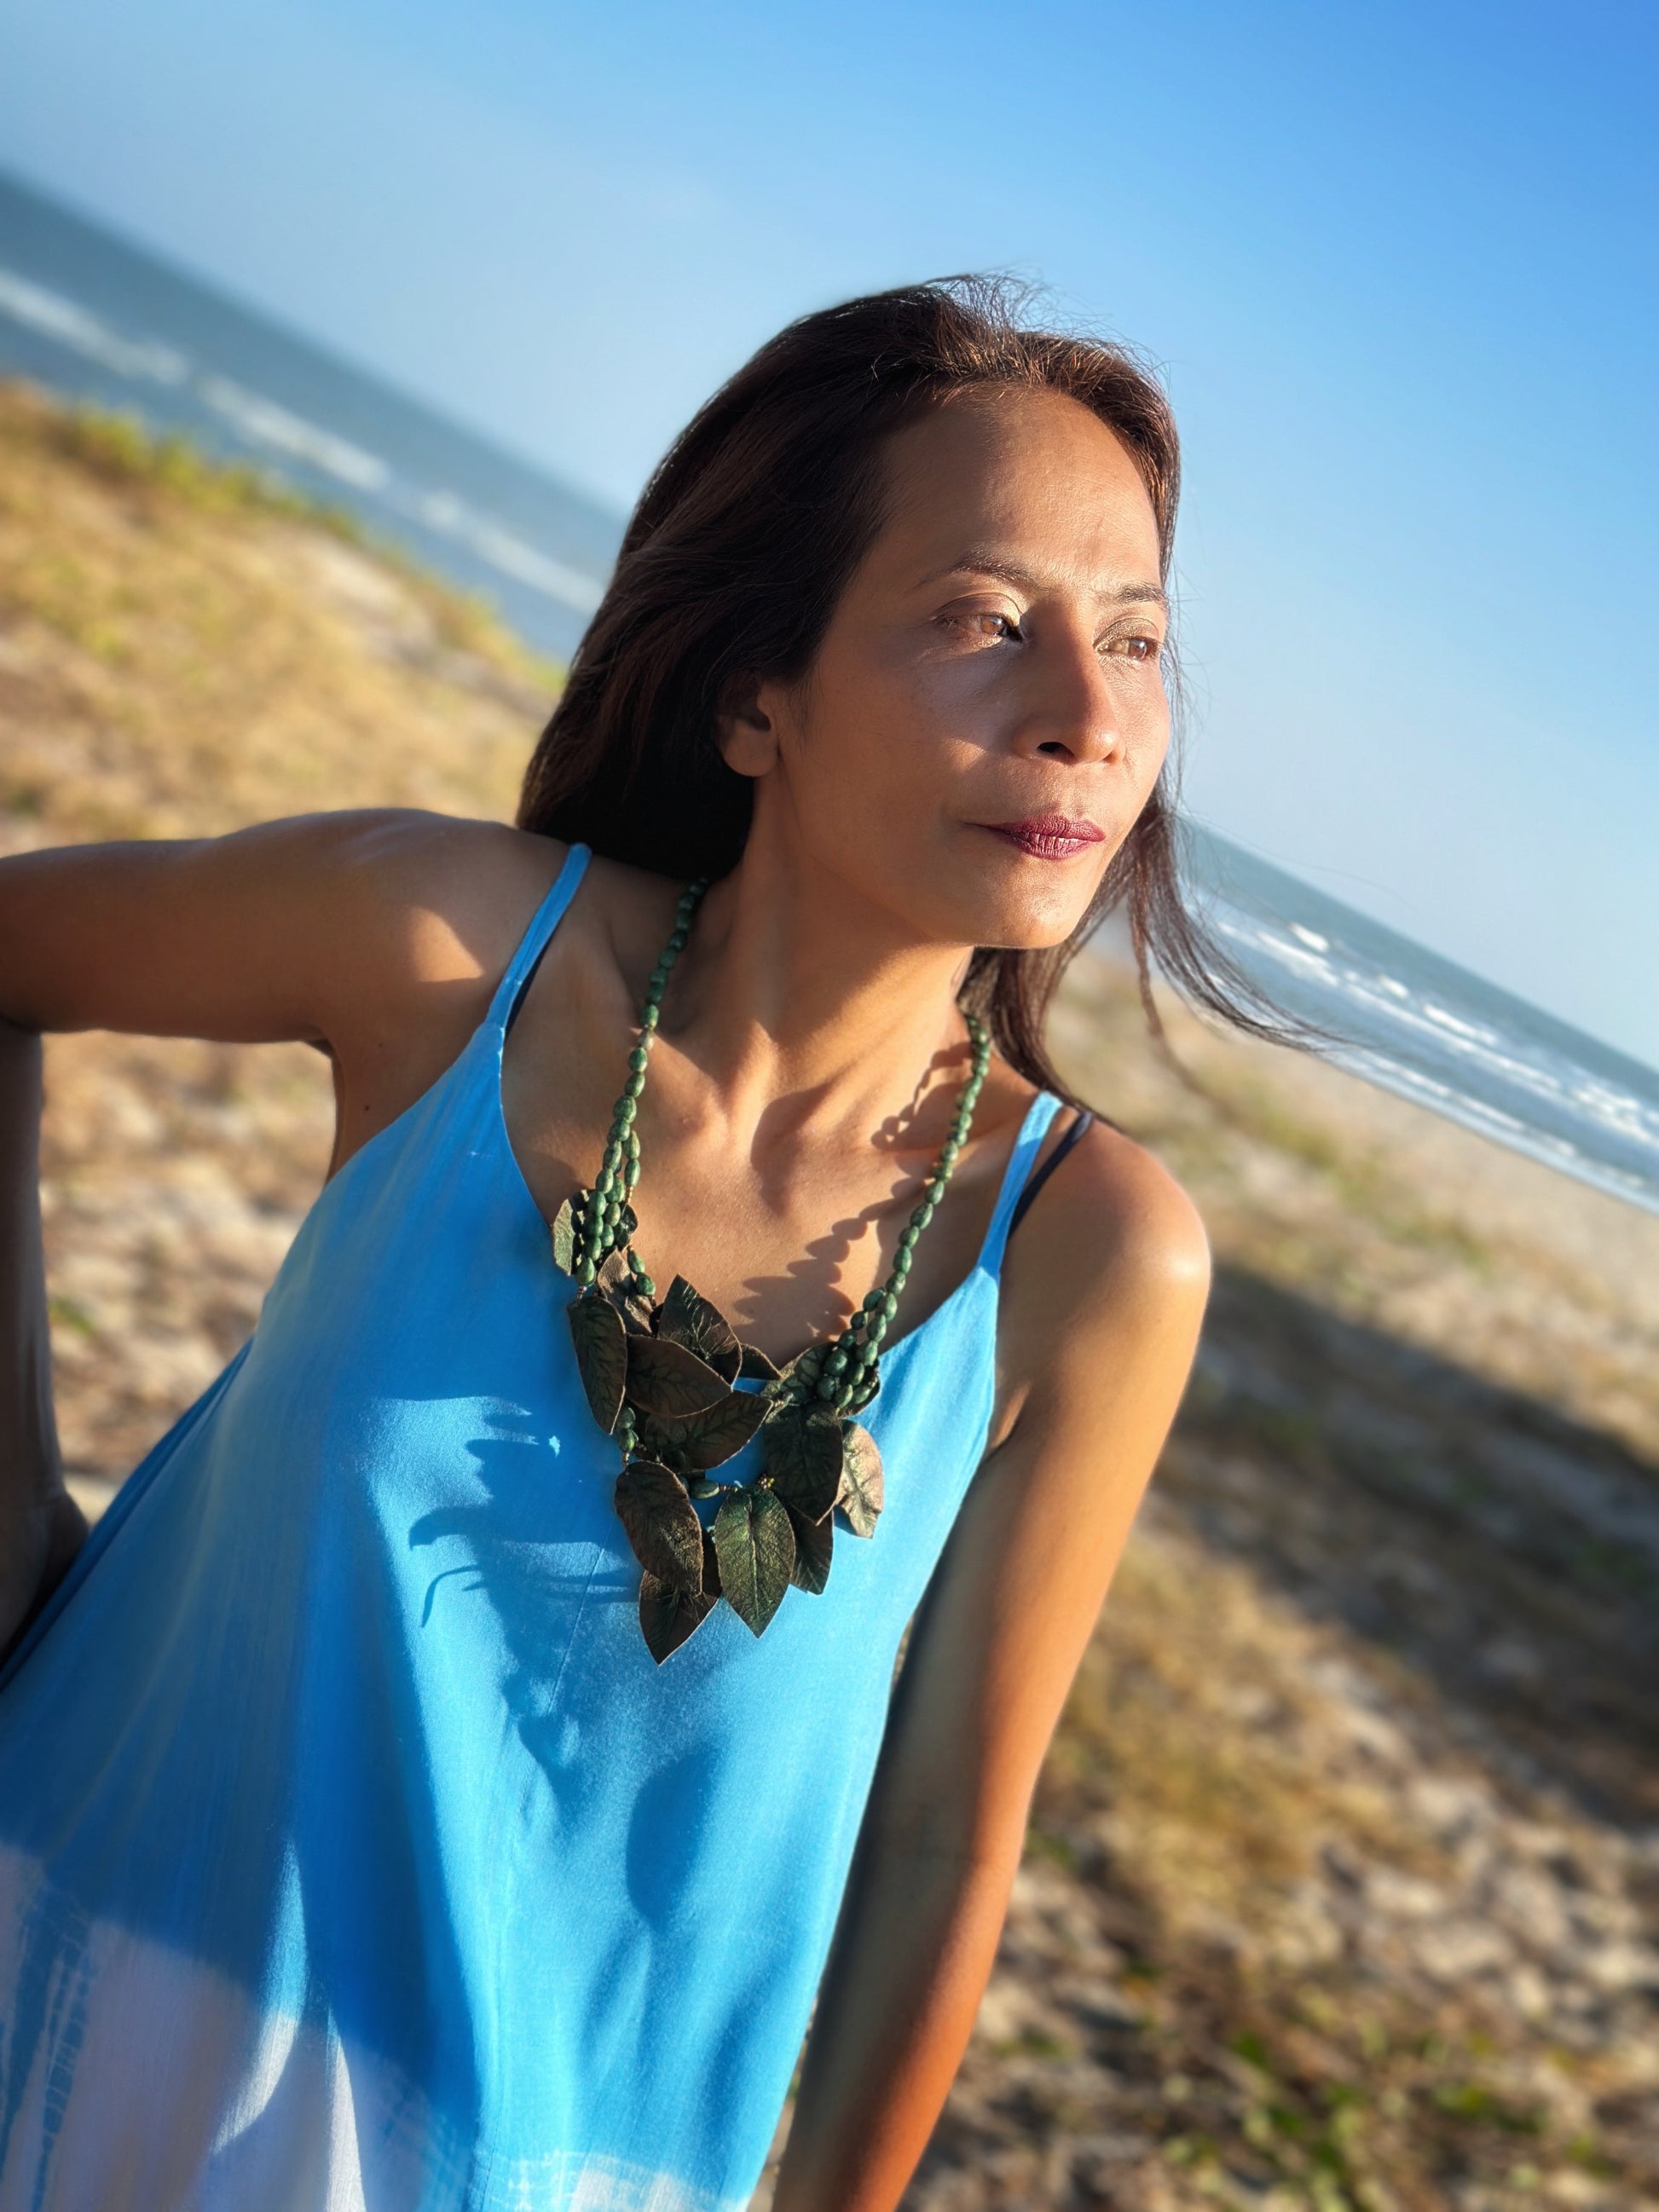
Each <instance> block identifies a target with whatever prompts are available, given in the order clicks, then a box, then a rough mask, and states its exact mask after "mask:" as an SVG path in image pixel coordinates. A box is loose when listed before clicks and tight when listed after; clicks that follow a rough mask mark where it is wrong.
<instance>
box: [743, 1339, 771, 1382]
mask: <svg viewBox="0 0 1659 2212" xmlns="http://www.w3.org/2000/svg"><path fill="white" fill-rule="evenodd" d="M738 1352H740V1354H741V1355H742V1357H741V1358H740V1360H739V1363H738V1376H740V1378H741V1379H742V1380H743V1381H744V1382H745V1383H775V1382H776V1381H777V1379H778V1370H777V1368H776V1367H775V1365H774V1364H773V1363H772V1361H771V1360H769V1358H767V1356H766V1354H765V1353H764V1352H763V1351H762V1350H761V1348H760V1346H758V1345H757V1344H740V1345H739V1346H738Z"/></svg>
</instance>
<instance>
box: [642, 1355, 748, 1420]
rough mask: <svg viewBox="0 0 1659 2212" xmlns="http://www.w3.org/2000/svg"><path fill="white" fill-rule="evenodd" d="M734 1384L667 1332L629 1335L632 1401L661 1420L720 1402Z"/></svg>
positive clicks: (697, 1410) (670, 1418) (685, 1417)
mask: <svg viewBox="0 0 1659 2212" xmlns="http://www.w3.org/2000/svg"><path fill="white" fill-rule="evenodd" d="M729 1388H730V1385H729V1384H728V1383H726V1379H725V1377H724V1376H720V1375H717V1374H716V1373H715V1372H714V1369H713V1368H712V1367H710V1366H709V1365H708V1362H707V1361H706V1360H702V1359H699V1358H698V1357H697V1355H696V1352H688V1351H687V1350H686V1348H685V1346H684V1345H683V1344H672V1343H671V1342H670V1341H669V1340H668V1339H667V1338H666V1337H665V1336H630V1337H629V1339H628V1397H629V1404H630V1405H632V1406H634V1407H636V1408H637V1410H638V1411H639V1412H641V1413H650V1414H652V1415H653V1417H654V1418H655V1419H658V1420H665V1421H683V1420H684V1419H687V1418H688V1416H690V1414H692V1413H702V1411H703V1410H704V1409H705V1407H709V1406H715V1405H718V1404H719V1403H720V1400H721V1399H722V1398H724V1397H725V1396H726V1392H727V1390H728V1389H729Z"/></svg>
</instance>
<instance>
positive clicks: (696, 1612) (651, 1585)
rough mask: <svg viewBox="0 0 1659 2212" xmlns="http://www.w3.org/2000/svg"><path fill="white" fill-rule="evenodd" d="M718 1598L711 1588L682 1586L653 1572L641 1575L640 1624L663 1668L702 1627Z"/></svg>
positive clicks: (651, 1651) (653, 1655)
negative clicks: (686, 1587) (668, 1658)
mask: <svg viewBox="0 0 1659 2212" xmlns="http://www.w3.org/2000/svg"><path fill="white" fill-rule="evenodd" d="M715 1603H716V1595H715V1593H714V1592H712V1591H710V1590H708V1589H701V1590H686V1589H678V1587H677V1586H676V1585H675V1584H674V1583H665V1582H659V1581H658V1579H657V1577H656V1576H655V1575H653V1574H651V1573H649V1572H647V1573H646V1574H644V1575H641V1577H640V1627H641V1632H643V1634H644V1637H645V1640H646V1644H647V1647H648V1648H649V1650H650V1653H651V1656H652V1657H653V1659H654V1660H655V1661H656V1662H657V1664H658V1666H659V1667H660V1666H661V1664H662V1662H663V1661H664V1660H665V1659H666V1658H667V1657H668V1656H669V1654H670V1653H671V1652H673V1651H678V1650H679V1648H680V1646H681V1644H684V1642H685V1640H686V1638H688V1637H689V1636H690V1635H691V1634H692V1633H693V1632H695V1631H696V1630H697V1629H699V1628H701V1627H702V1624H703V1623H704V1621H705V1620H708V1616H709V1614H710V1613H713V1611H714V1607H715Z"/></svg>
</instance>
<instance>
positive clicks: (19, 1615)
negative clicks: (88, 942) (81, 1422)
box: [0, 1020, 87, 1659]
mask: <svg viewBox="0 0 1659 2212" xmlns="http://www.w3.org/2000/svg"><path fill="white" fill-rule="evenodd" d="M39 1158H40V1038H39V1037H38V1036H34V1035H33V1034H32V1033H31V1032H30V1031H28V1030H20V1029H18V1028H17V1027H16V1026H15V1024H12V1023H10V1022H8V1021H3V1020H0V1659H3V1658H4V1656H5V1655H6V1653H7V1652H8V1651H9V1650H10V1649H11V1647H12V1645H13V1644H15V1642H16V1640H17V1638H18V1637H19V1636H20V1635H21V1633H22V1631H23V1630H24V1629H25V1628H26V1627H27V1625H28V1623H29V1621H30V1620H32V1619H33V1615H34V1613H36V1612H37V1611H38V1610H39V1608H40V1607H41V1606H42V1605H44V1604H45V1603H46V1600H47V1598H49V1597H50V1596H51V1595H52V1591H53V1590H54V1589H56V1588H57V1586H58V1583H60V1582H61V1581H62V1580H63V1578H64V1575H65V1574H66V1573H67V1572H68V1571H69V1568H70V1563H71V1562H72V1561H73V1559H74V1558H75V1554H76V1552H77V1551H78V1550H79V1549H80V1547H81V1544H82V1539H83V1538H84V1537H85V1535H86V1533H87V1524H86V1521H85V1519H84V1518H83V1516H82V1513H81V1510H80V1508H79V1507H78V1506H77V1505H76V1503H75V1501H74V1499H73V1498H71V1497H70V1495H69V1493H68V1492H67V1491H66V1490H65V1489H64V1471H63V1465H62V1462H61V1461H60V1459H59V1457H58V1424H57V1421H56V1419H55V1418H54V1416H53V1413H52V1347H51V1341H50V1338H49V1336H48V1334H47V1323H46V1261H45V1257H44V1255H43V1254H42V1251H41V1245H40V1182H39Z"/></svg>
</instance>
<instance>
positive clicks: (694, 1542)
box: [552, 1191, 882, 1666]
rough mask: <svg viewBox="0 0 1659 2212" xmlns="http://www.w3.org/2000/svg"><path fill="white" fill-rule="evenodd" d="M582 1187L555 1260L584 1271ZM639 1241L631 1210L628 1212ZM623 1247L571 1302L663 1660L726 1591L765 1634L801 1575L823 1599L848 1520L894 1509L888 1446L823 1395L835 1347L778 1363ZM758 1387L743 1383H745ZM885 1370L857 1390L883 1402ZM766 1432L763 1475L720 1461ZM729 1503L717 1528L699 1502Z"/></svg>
mask: <svg viewBox="0 0 1659 2212" xmlns="http://www.w3.org/2000/svg"><path fill="white" fill-rule="evenodd" d="M587 1195H588V1194H586V1192H580V1191H579V1192H578V1193H577V1194H576V1196H575V1197H574V1199H568V1200H566V1201H565V1203H564V1205H563V1206H561V1207H560V1209H559V1211H558V1213H557V1215H556V1217H555V1218H554V1221H553V1224H552V1231H553V1257H554V1260H555V1261H556V1264H557V1265H558V1266H559V1267H562V1268H563V1269H564V1270H565V1271H566V1273H574V1272H575V1269H576V1267H577V1264H578V1261H579V1259H580V1238H581V1234H582V1225H583V1223H584V1220H585V1218H586V1199H587ZM622 1221H623V1227H624V1229H625V1230H626V1231H627V1233H628V1234H629V1235H631V1234H632V1231H633V1228H634V1216H633V1212H632V1209H631V1208H630V1207H628V1206H624V1207H623V1210H622ZM645 1282H647V1278H645V1277H644V1276H643V1275H642V1273H641V1271H640V1270H639V1269H638V1268H637V1267H636V1266H635V1262H634V1260H633V1256H632V1253H631V1251H630V1250H629V1249H626V1247H625V1246H621V1245H619V1246H617V1247H615V1248H613V1249H611V1251H610V1252H608V1253H607V1254H606V1255H605V1259H604V1261H602V1262H601V1263H600V1264H599V1267H598V1268H597V1269H596V1270H595V1273H594V1279H593V1280H592V1282H591V1283H590V1284H589V1285H588V1286H587V1288H586V1289H585V1290H582V1291H579V1292H578V1294H577V1295H576V1297H574V1299H572V1300H571V1302H570V1304H569V1306H568V1309H567V1311H568V1319H569V1326H570V1334H571V1340H572V1343H573V1344H574V1347H575V1353H576V1366H577V1370H578V1372H579V1373H580V1376H581V1383H582V1389H583V1392H584V1394H585V1395H586V1399H587V1403H588V1406H589V1408H590V1409H591V1411H592V1415H593V1418H594V1419H595V1420H596V1421H598V1422H599V1425H600V1427H601V1428H602V1429H604V1431H605V1433H606V1435H607V1436H615V1435H618V1434H619V1433H620V1437H621V1441H622V1443H623V1467H622V1472H621V1474H619V1475H618V1476H617V1486H616V1491H615V1503H616V1508H617V1517H618V1519H619V1520H620V1521H621V1522H622V1524H623V1529H624V1531H625V1532H626V1534H627V1537H628V1541H629V1546H630V1547H631V1548H632V1550H633V1553H634V1556H635V1559H638V1561H639V1563H640V1566H641V1581H640V1597H639V1616H640V1632H641V1636H642V1637H643V1638H644V1639H645V1644H646V1647H647V1650H649V1651H650V1653H651V1656H652V1657H653V1659H654V1660H655V1661H656V1662H657V1663H658V1665H659V1666H660V1665H661V1664H662V1662H664V1660H665V1659H667V1658H669V1657H671V1656H672V1654H673V1653H674V1652H676V1651H678V1650H679V1649H680V1647H681V1645H682V1644H684V1643H685V1642H686V1641H687V1640H688V1639H689V1638H690V1637H692V1636H694V1635H695V1634H696V1632H697V1630H698V1629H699V1628H701V1627H702V1624H703V1622H704V1621H705V1620H708V1616H709V1614H710V1613H713V1612H714V1608H715V1607H716V1606H717V1605H718V1604H719V1603H720V1601H721V1599H722V1598H723V1599H724V1600H725V1601H726V1604H728V1605H729V1606H730V1607H731V1608H732V1611H733V1612H734V1613H736V1614H737V1616H738V1619H739V1620H741V1621H742V1622H743V1623H744V1626H746V1627H747V1628H748V1629H749V1630H750V1632H751V1633H752V1634H754V1635H756V1636H759V1635H761V1634H763V1632H764V1631H765V1630H766V1628H767V1627H768V1626H769V1625H770V1623H771V1622H772V1621H773V1620H775V1618H776V1617H777V1612H778V1608H779V1607H780V1606H781V1604H782V1602H783V1600H784V1595H785V1593H786V1592H787V1590H788V1589H789V1588H790V1586H791V1584H793V1586H794V1588H795V1589H799V1590H802V1591H805V1592H806V1593H808V1594H809V1595H813V1596H817V1595H821V1594H822V1592H823V1589H824V1587H825V1585H826V1584H827V1583H828V1582H829V1565H830V1561H831V1559H832V1558H833V1556H834V1552H835V1534H836V1519H837V1517H840V1518H842V1519H843V1520H844V1521H845V1522H846V1525H847V1527H848V1529H849V1530H850V1532H851V1533H852V1534H854V1535H855V1536H868V1535H869V1534H871V1533H872V1530H873V1529H874V1528H875V1525H876V1520H877V1516H878V1515H879V1513H880V1511H881V1508H882V1468H881V1454H880V1452H879V1451H878V1449H877V1448H876V1443H875V1439H874V1437H872V1436H871V1434H870V1432H869V1431H868V1430H867V1429H866V1428H863V1427H861V1426H860V1424H859V1423H858V1422H857V1421H855V1420H853V1419H848V1418H846V1417H844V1416H843V1415H842V1414H839V1413H836V1410H835V1408H834V1407H831V1406H829V1405H826V1404H824V1403H823V1402H821V1401H819V1400H818V1398H817V1387H818V1383H819V1378H820V1376H821V1375H822V1373H823V1361H824V1358H825V1357H826V1354H827V1352H828V1346H826V1345H824V1344H822V1343H820V1344H813V1345H810V1346H808V1347H807V1349H806V1350H805V1352H800V1353H799V1354H798V1355H797V1357H796V1358H793V1359H792V1360H790V1361H788V1362H787V1364H785V1365H784V1366H783V1367H782V1368H780V1367H779V1366H778V1365H777V1364H776V1363H775V1361H773V1360H771V1359H769V1358H767V1356H766V1354H765V1353H764V1352H761V1351H759V1350H758V1349H757V1347H756V1346H753V1345H750V1344H744V1343H742V1342H741V1341H740V1340H739V1339H738V1335H737V1334H736V1332H735V1331H734V1330H733V1329H732V1327H731V1325H730V1324H729V1323H728V1322H727V1321H726V1316H724V1315H723V1314H722V1313H721V1312H720V1309H719V1308H718V1307H717V1306H715V1305H714V1304H711V1303H710V1302H709V1300H708V1299H707V1298H705V1297H702V1294H701V1293H700V1292H699V1291H696V1289H694V1288H693V1286H692V1285H690V1283H688V1282H687V1281H686V1279H685V1278H684V1276H683V1275H676V1276H675V1278H674V1279H673V1281H672V1282H671V1284H670V1285H669V1287H668V1291H667V1294H666V1296H665V1297H663V1298H661V1299H660V1300H658V1301H655V1302H654V1303H653V1300H652V1299H651V1298H649V1297H646V1296H644V1295H643V1294H642V1292H641V1289H640V1288H639V1287H637V1286H638V1285H640V1284H641V1283H645ZM740 1381H742V1382H754V1383H759V1384H760V1385H761V1387H760V1389H757V1390H739V1389H737V1388H736V1387H735V1386H736V1384H737V1383H738V1382H740ZM876 1388H877V1384H876V1381H875V1377H874V1376H873V1374H872V1376H870V1377H869V1378H868V1380H867V1382H866V1384H865V1385H864V1387H863V1389H861V1392H860V1394H859V1395H857V1396H856V1397H855V1399H854V1406H855V1407H862V1406H863V1405H866V1404H867V1403H868V1401H869V1400H870V1399H871V1398H872V1397H873V1396H874V1395H875V1391H876ZM757 1435H758V1436H759V1437H761V1438H762V1441H763V1450H764V1460H765V1466H764V1471H763V1473H762V1474H760V1475H758V1476H757V1478H756V1479H755V1480H753V1481H752V1482H747V1483H732V1482H720V1481H718V1480H711V1479H710V1476H709V1470H710V1469H711V1468H718V1467H720V1466H721V1465H722V1464H723V1463H724V1462H726V1461H727V1460H729V1459H731V1458H732V1457H734V1456H735V1455H737V1454H738V1452H740V1451H741V1450H742V1449H743V1448H744V1445H745V1444H747V1443H750V1441H751V1439H753V1438H754V1437H756V1436H757ZM716 1501H718V1504H717V1508H716V1510H715V1513H714V1521H713V1526H712V1528H710V1527H707V1526H705V1525H704V1522H703V1521H702V1516H701V1515H700V1514H699V1512H698V1510H697V1506H698V1504H700V1503H703V1504H714V1503H715V1502H716Z"/></svg>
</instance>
